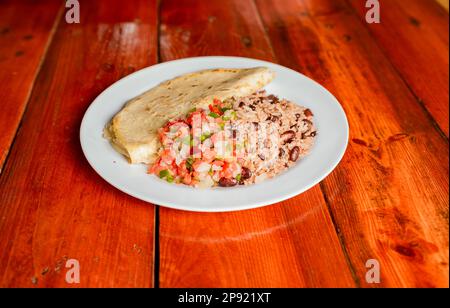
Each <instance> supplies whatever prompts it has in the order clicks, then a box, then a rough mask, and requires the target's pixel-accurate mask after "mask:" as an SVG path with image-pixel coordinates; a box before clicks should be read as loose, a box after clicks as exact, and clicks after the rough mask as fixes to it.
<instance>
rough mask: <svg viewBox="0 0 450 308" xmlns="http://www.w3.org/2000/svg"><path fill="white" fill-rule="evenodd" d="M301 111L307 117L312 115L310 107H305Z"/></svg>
mask: <svg viewBox="0 0 450 308" xmlns="http://www.w3.org/2000/svg"><path fill="white" fill-rule="evenodd" d="M303 113H304V114H305V116H307V117H312V116H313V113H312V111H311V110H310V109H305V111H303Z"/></svg>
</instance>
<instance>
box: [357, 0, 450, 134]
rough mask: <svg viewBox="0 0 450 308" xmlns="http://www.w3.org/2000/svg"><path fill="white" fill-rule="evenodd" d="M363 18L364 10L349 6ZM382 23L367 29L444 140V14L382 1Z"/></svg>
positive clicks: (423, 4) (435, 8)
mask: <svg viewBox="0 0 450 308" xmlns="http://www.w3.org/2000/svg"><path fill="white" fill-rule="evenodd" d="M350 3H351V4H352V6H353V7H354V8H355V9H356V11H357V13H358V15H359V16H360V17H361V18H364V16H365V14H366V13H365V12H366V8H364V3H362V1H358V0H352V1H351V2H350ZM381 12H382V21H381V24H379V25H375V24H373V25H367V26H368V27H369V29H370V31H371V33H372V35H373V36H374V38H375V39H376V41H377V43H378V44H379V45H380V46H381V47H382V49H383V51H384V52H385V53H386V56H387V57H388V58H389V60H390V61H391V62H392V63H393V64H394V66H395V68H396V69H397V70H398V71H399V73H400V75H401V76H402V77H403V78H404V79H405V81H406V82H407V83H408V85H409V86H410V87H411V89H412V91H413V92H414V93H415V95H416V96H417V98H418V100H419V101H420V103H421V104H423V105H424V106H425V108H426V109H427V110H428V111H429V112H430V114H431V115H432V116H433V118H434V119H435V120H436V122H437V124H438V125H439V127H440V128H441V129H442V131H443V132H444V133H445V134H446V136H447V137H448V133H449V128H448V125H449V121H448V118H449V107H448V101H449V92H448V83H449V61H448V52H449V49H448V46H449V45H448V44H449V37H448V27H449V21H448V20H449V17H448V12H446V11H445V10H443V9H442V8H441V7H440V6H439V5H438V4H437V3H435V2H434V1H428V0H411V1H408V3H407V4H406V3H405V2H404V1H401V0H387V1H383V3H382V6H381Z"/></svg>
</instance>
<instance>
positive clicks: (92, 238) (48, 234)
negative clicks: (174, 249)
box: [0, 0, 157, 287]
mask: <svg viewBox="0 0 450 308" xmlns="http://www.w3.org/2000/svg"><path fill="white" fill-rule="evenodd" d="M128 2H129V3H130V7H127V8H122V9H120V10H118V9H117V8H118V4H120V3H122V1H110V0H103V1H88V2H83V4H82V6H81V16H82V23H81V24H79V25H76V24H67V23H66V22H65V21H64V19H62V20H61V21H60V23H59V26H58V29H57V31H56V33H55V37H54V40H53V42H52V44H51V46H50V48H49V51H48V54H47V56H46V59H45V61H44V63H43V67H42V69H41V72H40V74H39V76H38V79H37V81H36V85H35V87H34V90H33V92H32V94H31V98H30V102H29V105H28V109H27V112H26V113H25V115H24V118H23V124H22V126H21V128H20V129H19V132H18V136H17V138H16V141H15V144H14V147H13V148H12V150H11V154H10V156H9V159H8V161H7V162H6V165H5V168H4V171H3V173H2V175H1V178H0V196H1V207H0V236H1V240H0V264H1V266H0V286H2V287H17V286H20V287H32V286H37V287H70V286H81V287H86V286H89V287H93V286H96V287H106V286H107V287H113V286H114V287H150V286H152V285H153V257H154V256H153V236H154V233H153V231H154V207H153V206H152V205H149V204H146V203H144V202H140V201H138V200H136V199H133V198H131V197H129V196H127V195H125V194H123V193H120V192H118V191H116V190H115V189H114V188H113V187H112V186H110V185H108V184H107V183H106V182H105V181H103V180H102V179H101V178H100V177H99V176H98V175H97V174H96V173H95V172H94V171H93V170H92V168H90V166H89V165H88V164H87V162H86V161H85V159H84V158H83V154H82V152H81V148H80V145H79V141H78V140H79V139H78V133H79V126H80V121H81V118H82V116H83V113H84V111H85V110H86V108H87V107H88V106H89V104H90V103H91V101H92V100H93V99H94V98H95V96H96V95H98V94H99V93H100V92H101V91H102V90H103V89H104V88H105V87H107V86H108V85H110V84H111V83H112V82H114V81H115V80H117V79H118V78H120V77H122V76H124V75H127V74H129V73H131V72H132V71H134V70H136V69H139V68H141V67H145V66H148V65H151V64H152V63H154V62H155V61H156V54H157V49H156V46H157V41H156V24H157V14H156V2H155V1H152V0H133V1H128ZM63 18H64V17H63ZM68 259H77V260H78V261H79V263H80V268H81V270H80V284H73V285H70V284H67V283H66V281H65V274H66V270H67V269H66V268H65V265H66V260H68Z"/></svg>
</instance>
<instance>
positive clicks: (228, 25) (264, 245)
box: [159, 0, 355, 287]
mask: <svg viewBox="0 0 450 308" xmlns="http://www.w3.org/2000/svg"><path fill="white" fill-rule="evenodd" d="M161 5H162V6H161V38H160V42H161V51H160V53H161V57H162V59H163V60H171V59H175V58H181V57H191V56H200V55H237V56H249V57H254V58H260V59H266V60H272V61H274V60H275V58H274V56H273V51H272V47H271V45H270V43H269V41H268V39H267V37H266V35H265V32H264V28H263V26H262V23H261V21H260V19H259V18H258V13H257V10H256V7H255V5H254V3H253V1H247V0H233V1H231V0H230V1H215V0H214V1H183V2H180V1H175V0H165V1H163V2H162V4H161ZM159 211H160V213H159V214H160V273H159V278H160V280H159V282H160V286H161V287H305V286H308V287H314V286H322V287H331V286H337V287H339V286H341V287H343V286H346V287H352V286H355V282H354V280H353V278H352V276H351V270H350V269H349V267H348V264H347V262H346V259H345V256H344V253H343V251H342V250H341V246H340V243H339V239H338V237H337V235H336V233H335V230H334V228H333V224H332V221H331V218H330V215H329V213H328V210H327V207H326V203H325V200H324V198H323V196H322V193H321V191H320V188H319V187H318V186H316V187H315V188H313V189H311V190H310V191H308V192H307V193H305V194H303V195H301V196H298V197H295V198H293V199H290V200H288V201H286V202H282V203H280V204H277V205H274V206H270V207H265V208H260V209H256V210H249V211H243V212H242V211H241V212H233V213H214V214H212V213H190V212H182V211H175V210H171V209H166V208H160V209H159Z"/></svg>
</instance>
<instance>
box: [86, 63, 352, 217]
mask: <svg viewBox="0 0 450 308" xmlns="http://www.w3.org/2000/svg"><path fill="white" fill-rule="evenodd" d="M256 66H266V67H268V68H270V69H271V70H273V71H274V72H275V73H276V78H275V80H274V81H272V83H270V84H269V85H268V86H267V87H266V90H267V91H268V93H271V94H276V95H278V96H279V97H280V98H287V99H289V100H291V101H293V102H295V103H297V104H300V105H302V106H306V107H308V108H310V109H311V110H312V111H313V113H314V115H315V124H316V126H317V130H318V134H317V138H316V143H315V145H314V147H313V149H312V151H311V153H310V155H309V156H308V157H306V158H305V159H303V160H301V161H299V162H298V163H297V164H296V165H295V166H294V167H292V168H290V169H289V170H288V171H287V172H284V173H283V174H281V175H279V176H277V177H275V178H273V179H270V180H266V181H264V182H262V183H260V184H256V185H251V186H245V187H244V186H238V187H233V188H213V189H194V188H191V187H187V186H183V185H174V184H169V183H166V182H164V181H162V180H160V179H158V178H157V177H155V176H151V175H148V174H147V173H146V166H144V165H130V164H128V163H127V161H126V160H125V159H124V158H123V157H122V156H121V155H120V154H118V153H117V152H116V151H115V150H114V149H113V148H112V147H111V145H110V144H109V142H108V141H107V140H105V139H104V138H103V137H102V132H103V128H104V126H105V124H106V123H107V122H108V121H109V120H110V119H111V118H112V117H113V116H114V114H116V113H117V112H118V111H119V110H120V109H121V108H122V107H123V105H124V103H125V102H126V101H128V100H129V99H131V98H133V97H135V96H137V95H139V94H141V93H142V92H144V91H145V90H148V89H150V88H152V87H154V86H156V85H157V84H159V83H160V82H162V81H164V80H167V79H171V78H174V77H176V76H179V75H182V74H186V73H189V72H194V71H198V70H202V69H210V68H222V67H223V68H248V67H256ZM348 135H349V128H348V123H347V118H346V116H345V113H344V111H343V109H342V107H341V106H340V104H339V102H338V101H337V100H336V99H335V98H334V97H333V95H331V94H330V93H329V92H328V91H327V90H326V89H325V88H323V87H322V86H321V85H319V84H318V83H316V82H314V81H312V80H311V79H309V78H307V77H305V76H304V75H302V74H299V73H297V72H295V71H293V70H291V69H288V68H286V67H283V66H280V65H277V64H273V63H269V62H265V61H259V60H254V59H247V58H236V57H199V58H187V59H181V60H176V61H171V62H165V63H161V64H158V65H154V66H151V67H148V68H145V69H142V70H140V71H138V72H135V73H133V74H131V75H129V76H127V77H125V78H123V79H121V80H119V81H118V82H116V83H114V84H113V85H112V86H110V87H109V88H108V89H106V90H105V91H104V92H103V93H102V94H100V95H99V96H98V97H97V98H96V99H95V101H94V102H93V103H92V104H91V106H90V107H89V108H88V110H87V111H86V114H85V115H84V118H83V121H82V123H81V130H80V139H81V146H82V148H83V152H84V155H85V156H86V158H87V160H88V161H89V163H90V164H91V166H92V167H93V168H94V169H95V171H96V172H97V173H98V174H99V175H100V176H101V177H102V178H104V179H105V180H106V181H107V182H108V183H110V184H111V185H113V186H114V187H116V188H118V189H120V190H121V191H123V192H125V193H127V194H129V195H131V196H134V197H136V198H139V199H141V200H144V201H147V202H150V203H154V204H158V205H161V206H166V207H171V208H176V209H182V210H189V211H202V212H224V211H236V210H243V209H250V208H255V207H260V206H264V205H268V204H273V203H276V202H279V201H282V200H285V199H288V198H291V197H293V196H295V195H298V194H300V193H302V192H304V191H306V190H307V189H309V188H311V187H312V186H314V185H316V184H317V183H319V182H320V181H321V180H322V179H324V178H325V177H326V176H327V175H328V174H329V173H330V172H331V171H332V170H333V169H334V168H335V167H336V165H337V164H338V163H339V161H340V160H341V158H342V156H343V155H344V152H345V149H346V147H347V142H348Z"/></svg>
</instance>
